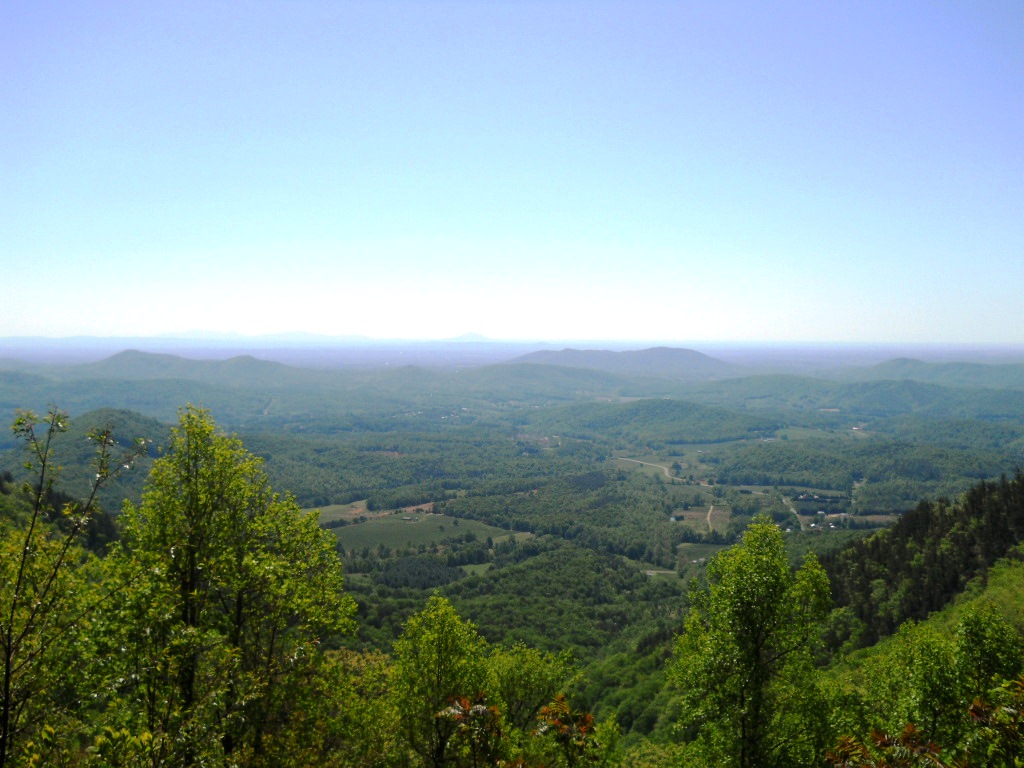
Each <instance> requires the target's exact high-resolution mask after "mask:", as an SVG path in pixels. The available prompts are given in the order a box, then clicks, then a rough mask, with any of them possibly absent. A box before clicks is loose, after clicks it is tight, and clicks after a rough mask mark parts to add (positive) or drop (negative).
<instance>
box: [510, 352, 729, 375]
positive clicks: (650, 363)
mask: <svg viewBox="0 0 1024 768" xmlns="http://www.w3.org/2000/svg"><path fill="white" fill-rule="evenodd" d="M513 362H516V363H531V364H541V365H560V366H565V367H568V368H592V369H594V370H598V371H607V372H609V373H621V374H629V375H632V376H652V377H656V378H666V379H675V380H678V381H706V380H709V379H726V378H735V377H737V376H744V375H747V374H748V373H749V370H747V369H745V368H744V367H743V366H740V365H734V364H732V363H727V362H725V361H724V360H719V359H717V358H714V357H711V356H709V355H705V354H703V353H702V352H697V351H695V350H692V349H677V348H674V347H653V348H651V349H641V350H636V351H624V352H613V351H610V350H600V349H563V350H560V351H551V350H544V351H540V352H533V353H531V354H528V355H524V356H522V357H519V358H517V359H516V360H514V361H513Z"/></svg>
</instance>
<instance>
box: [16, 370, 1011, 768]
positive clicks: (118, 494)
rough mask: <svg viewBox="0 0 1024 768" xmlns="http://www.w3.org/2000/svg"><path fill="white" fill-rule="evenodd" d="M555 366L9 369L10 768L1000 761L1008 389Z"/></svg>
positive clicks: (1006, 375) (1005, 672)
mask: <svg viewBox="0 0 1024 768" xmlns="http://www.w3.org/2000/svg"><path fill="white" fill-rule="evenodd" d="M609 354H610V353H609ZM570 357H571V359H570V360H569V361H568V362H566V361H565V360H564V359H560V358H559V357H558V356H551V355H547V356H545V359H543V360H533V361H530V360H522V361H516V362H514V363H512V364H509V365H503V366H482V367H480V368H477V369H467V370H459V371H457V372H456V371H450V370H445V369H418V368H409V369H403V370H396V371H368V370H360V371H330V370H323V371H307V370H303V369H293V368H289V367H287V366H280V365H277V364H272V363H266V362H265V361H257V360H253V359H249V360H245V359H242V360H234V361H202V362H200V361H188V360H184V359H182V358H172V357H170V356H150V355H143V354H140V353H130V354H126V355H122V356H118V357H117V358H115V359H111V360H108V361H101V362H100V363H95V364H87V365H82V366H64V367H61V366H51V367H47V366H20V367H15V366H13V365H8V364H5V365H4V366H0V402H2V403H3V404H4V405H8V404H9V405H10V409H11V410H10V413H11V414H12V418H13V419H14V430H13V432H11V433H9V434H10V435H11V439H10V441H9V442H7V443H5V445H4V448H6V449H7V450H6V453H5V454H4V455H3V457H2V464H0V516H2V523H0V524H2V531H0V532H2V544H0V546H2V547H3V551H4V557H3V560H2V565H0V569H2V579H3V584H4V589H3V595H2V600H0V621H2V627H0V652H2V657H3V665H4V667H3V669H4V672H3V675H4V676H3V699H2V711H0V728H2V730H0V765H2V766H7V765H11V766H14V765H103V766H107V765H110V766H113V765H124V766H135V765H139V766H141V765H146V766H155V765H167V766H189V765H253V766H259V765H267V766H270V765H307V764H308V765H337V766H375V765H376V766H418V765H423V766H484V765H509V766H513V765H518V766H559V765H562V766H576V765H608V766H641V767H642V766H652V767H653V766H702V765H707V766H711V765H715V766H717V765H737V766H794V765H807V766H812V765H814V766H817V765H821V766H826V765H843V766H853V765H857V766H861V765H864V766H867V765H878V766H881V765H917V764H921V765H925V764H927V765H954V764H956V765H976V766H1004V765H1010V766H1013V765H1019V764H1020V763H1019V760H1020V756H1021V755H1022V754H1024V734H1022V730H1021V728H1020V723H1019V714H1018V713H1019V711H1020V706H1021V704H1024V677H1021V675H1022V673H1024V634H1022V632H1024V607H1022V603H1024V601H1022V600H1021V598H1020V595H1021V590H1020V585H1021V582H1022V579H1024V563H1021V560H1022V559H1024V554H1022V552H1021V534H1022V528H1024V476H1022V475H1021V474H1020V472H1019V470H1018V467H1019V466H1020V465H1021V464H1022V461H1021V454H1022V445H1024V437H1022V436H1024V408H1022V407H1021V406H1020V404H1018V399H1017V398H1018V393H1019V392H1020V391H1021V390H1020V389H1014V386H1015V384H1014V383H1013V382H1017V381H1018V380H1017V379H1016V378H1014V377H1013V375H1012V374H1013V373H1014V370H1010V368H1012V367H1006V366H991V367H985V366H982V367H980V368H978V367H964V366H957V367H948V366H947V367H945V368H942V367H938V368H936V367H930V366H927V365H924V364H921V365H917V364H911V363H910V362H907V361H902V362H901V363H900V364H899V365H898V366H896V367H895V369H896V370H898V371H899V372H900V373H901V374H905V375H908V376H913V375H915V373H916V375H918V377H919V378H920V379H921V381H920V382H915V381H914V380H913V379H910V378H907V379H903V380H899V381H890V380H887V379H885V378H883V377H884V376H885V375H886V374H887V373H888V372H890V371H891V370H892V369H893V366H888V367H886V366H882V367H879V368H878V369H863V370H856V371H854V370H848V371H843V372H840V373H837V372H834V371H833V372H831V373H829V374H827V375H826V374H824V373H822V374H821V375H820V377H817V378H814V377H806V376H801V377H796V376H784V377H780V376H778V375H768V376H764V375H743V374H744V373H745V372H743V371H738V370H736V369H735V368H731V367H722V366H718V365H715V364H714V363H713V361H710V359H703V358H695V357H693V356H692V355H680V354H675V353H672V352H670V351H669V352H667V351H665V350H654V351H649V353H648V354H645V355H643V356H641V357H639V358H637V360H632V359H626V360H624V359H623V358H617V357H615V356H614V355H612V356H611V357H609V356H608V354H601V355H573V356H570ZM638 361H639V362H638ZM634 363H637V364H640V363H642V374H643V375H642V376H630V375H629V374H628V369H629V365H632V364H634ZM687 363H690V364H691V365H690V367H689V368H686V365H687ZM588 366H597V367H596V368H595V367H588ZM602 366H603V368H602ZM922 366H923V367H922ZM723 376H735V378H725V379H719V378H717V377H723ZM712 377H714V378H715V381H714V383H712V381H711V378H712ZM944 377H949V378H948V380H947V379H946V378H944ZM1008 382H1009V383H1008ZM758 393H760V394H758ZM175 397H177V398H178V400H177V402H176V403H174V402H173V399H174V398H175ZM17 398H20V400H21V401H20V402H15V400H16V399H17ZM58 401H59V402H67V403H70V404H71V405H72V406H74V407H76V408H82V409H83V410H82V412H81V414H80V415H74V416H73V417H69V416H68V415H67V413H65V412H64V411H61V410H57V409H55V408H52V407H49V406H47V405H46V403H47V402H58ZM189 401H191V402H195V403H202V405H201V406H199V405H185V404H184V403H186V402H189ZM41 403H42V404H41ZM211 404H212V406H213V407H211ZM221 405H223V406H224V409H223V410H224V413H223V415H222V413H221V411H220V406H221ZM23 408H24V409H26V410H21V409H23ZM27 409H35V410H27ZM901 760H902V761H903V762H899V761H901ZM1014 761H1017V762H1014Z"/></svg>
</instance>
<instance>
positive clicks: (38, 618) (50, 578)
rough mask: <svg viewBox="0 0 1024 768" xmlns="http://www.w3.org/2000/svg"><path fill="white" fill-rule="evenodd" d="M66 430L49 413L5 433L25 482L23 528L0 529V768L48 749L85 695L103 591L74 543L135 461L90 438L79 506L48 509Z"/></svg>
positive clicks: (64, 422) (99, 435) (102, 436)
mask: <svg viewBox="0 0 1024 768" xmlns="http://www.w3.org/2000/svg"><path fill="white" fill-rule="evenodd" d="M67 428H68V416H67V414H66V413H65V412H64V411H61V410H59V409H56V408H52V409H50V411H49V412H48V414H47V415H46V417H43V418H41V417H39V416H37V415H36V414H34V413H32V412H30V411H19V412H18V413H17V416H16V418H15V421H14V424H13V426H12V429H13V431H14V435H15V437H16V438H17V439H19V440H21V441H23V442H24V444H25V446H26V448H27V450H28V454H29V458H28V460H27V461H26V462H25V467H26V469H28V470H29V471H30V472H31V473H32V476H33V480H32V481H31V482H29V483H26V485H25V486H24V488H23V490H24V492H25V495H26V497H27V503H26V505H25V508H26V513H25V516H24V519H23V520H14V519H8V520H4V521H0V584H2V585H3V589H2V590H0V665H2V675H3V676H2V680H0V767H2V766H6V765H8V764H9V762H10V761H12V760H14V759H16V757H17V756H18V753H19V751H20V749H21V747H22V746H24V745H25V744H27V743H28V742H30V741H32V742H33V743H38V744H42V743H43V742H46V743H47V744H50V745H53V744H54V740H55V736H56V730H55V728H54V726H55V725H60V724H62V723H63V722H64V720H63V718H64V717H65V715H67V713H68V712H70V711H73V710H75V709H77V708H78V706H79V705H80V703H81V699H82V698H83V697H84V696H85V694H86V690H85V687H86V683H85V669H84V667H85V665H86V662H87V661H88V657H89V654H87V653H85V652H84V645H85V644H86V643H87V641H88V630H89V625H90V622H91V621H92V618H93V614H94V613H95V611H96V609H97V607H98V606H99V604H100V603H101V602H102V601H103V600H104V599H105V597H107V596H108V595H109V590H104V589H103V588H100V587H98V586H97V585H96V584H95V583H92V582H90V579H89V578H87V577H86V575H85V573H86V571H85V566H86V564H87V563H88V561H89V559H88V557H87V555H86V554H85V553H84V552H83V551H82V550H81V548H80V547H79V543H80V541H81V540H82V538H83V535H84V532H85V530H86V527H87V525H88V524H89V520H90V517H91V515H92V514H93V512H94V505H95V499H96V494H97V492H98V491H99V490H100V488H101V487H102V486H103V484H104V483H106V482H107V481H108V480H109V479H110V478H112V477H114V476H115V475H116V474H117V473H118V471H120V470H122V469H125V468H127V467H128V466H130V464H131V462H132V461H133V460H134V458H135V456H136V455H137V454H138V448H137V447H133V448H130V449H128V450H127V451H126V452H125V453H124V455H123V456H122V455H116V456H115V450H116V447H115V444H114V441H113V439H112V438H111V434H110V430H109V429H103V430H99V431H96V432H91V433H89V435H88V437H89V439H90V440H91V441H92V442H93V443H94V444H95V447H96V453H95V456H94V458H93V481H92V483H91V487H90V491H89V494H88V497H87V498H86V499H85V500H84V501H82V502H81V503H78V502H73V501H68V502H65V503H63V504H62V505H61V508H60V509H54V506H53V499H54V498H57V496H58V494H57V493H56V481H57V478H58V467H56V466H55V464H54V460H53V451H54V444H55V441H56V440H57V439H58V438H59V436H60V435H61V434H63V433H64V432H66V431H67ZM58 523H59V525H58ZM62 730H64V729H62ZM62 735H63V736H67V734H66V733H64V734H62Z"/></svg>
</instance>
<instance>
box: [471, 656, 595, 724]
mask: <svg viewBox="0 0 1024 768" xmlns="http://www.w3.org/2000/svg"><path fill="white" fill-rule="evenodd" d="M487 667H488V671H489V676H490V683H489V690H491V691H492V692H493V693H494V695H495V697H496V698H497V699H498V701H499V702H500V703H501V708H502V712H503V713H504V716H505V721H506V722H507V723H508V725H509V727H511V728H513V729H516V730H518V731H522V732H526V731H528V730H529V729H530V728H531V727H532V726H534V725H535V724H536V720H537V715H538V713H539V712H540V710H541V708H542V707H544V706H545V705H546V704H548V703H550V702H551V701H553V700H554V698H555V696H556V695H557V694H559V693H564V691H565V689H566V687H567V686H568V685H569V684H570V683H571V682H572V680H573V678H574V677H575V675H576V673H575V669H574V665H573V662H572V656H571V654H569V653H567V652H563V653H558V654H555V653H551V652H550V651H540V650H538V649H536V648H531V647H529V646H528V645H526V644H524V643H516V644H515V645H513V646H512V647H511V648H501V647H496V648H494V649H492V651H491V655H490V657H489V658H488V660H487Z"/></svg>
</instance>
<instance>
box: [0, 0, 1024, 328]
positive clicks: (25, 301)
mask: <svg viewBox="0 0 1024 768" xmlns="http://www.w3.org/2000/svg"><path fill="white" fill-rule="evenodd" d="M0 13H2V22H3V23H0V72H2V74H3V76H2V77H0V113H2V114H3V115H4V117H3V118H0V176H2V178H3V181H2V182H0V245H2V249H3V254H4V256H3V258H2V262H3V269H4V276H5V284H6V285H7V286H8V290H7V291H6V292H5V297H4V301H3V302H2V303H0V336H6V337H20V336H41V337H69V336H79V335H85V336H107V337H148V336H156V335H172V336H173V335H176V334H183V333H190V332H192V329H196V328H205V329H209V332H210V333H214V334H228V333H238V334H242V335H255V336H262V335H267V334H291V333H296V332H304V333H313V334H321V335H324V336H365V337H369V338H372V339H402V340H407V341H415V340H438V339H451V338H455V337H459V336H461V335H463V334H465V333H467V332H475V333H478V334H480V335H482V336H484V337H487V338H488V339H491V340H494V341H509V342H521V341H524V340H530V339H564V340H574V341H576V342H585V341H587V340H592V341H610V342H616V343H630V342H632V341H634V340H649V341H651V342H657V341H659V340H663V341H667V340H675V339H679V340H689V341H686V342H685V343H686V344H688V345H691V346H692V345H696V344H717V345H721V344H733V343H736V344H761V343H764V344H821V343H830V342H829V341H828V340H832V341H831V343H841V344H950V345H965V344H966V345H974V344H981V345H996V346H998V345H1018V344H1022V343H1024V302H1022V301H1021V300H1020V286H1021V285H1024V101H1022V100H1021V99H1020V93H1021V92H1022V91H1024V6H1021V5H1020V4H1019V3H1017V2H1012V1H1010V0H1003V1H1000V0H992V1H991V2H983V3H977V4H971V5H970V6H958V5H950V4H938V5H936V4H934V3H928V2H923V0H919V1H912V2H908V3H899V4H889V5H882V4H868V5H859V6H850V5H843V4H829V3H824V4H817V5H808V4H806V3H789V2H782V3H778V4H771V5H770V6H765V5H761V4H755V3H742V2H741V3H707V4H704V3H675V2H667V1H665V2H662V1H652V2H641V3H626V2H620V1H618V0H595V1H594V2H589V1H588V2H583V1H582V0H563V1H561V2H559V1H555V2H551V1H540V0H537V1H533V0H524V1H523V2H514V3H498V4H490V3H471V2H460V1H458V0H450V1H447V2H440V1H436V2H431V1H428V2H410V1H408V0H393V1H382V2H346V3H337V2H331V1H330V0H310V1H309V2H303V3H287V2H275V1H273V0H271V1H269V2H242V3H239V4H227V5H218V4H212V5H211V4H208V3H201V2H195V1H193V0H186V1H185V2H176V3H169V2H160V1H158V2H154V3H145V4H139V5H127V6H126V5H124V4H123V3H115V2H111V1H110V0H105V1H104V0H100V2H89V3H85V2H78V1H75V0H72V1H71V2H61V3H55V2H45V1H44V2H40V3H32V4H8V5H7V6H6V7H5V8H4V9H3V11H2V12H0Z"/></svg>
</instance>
